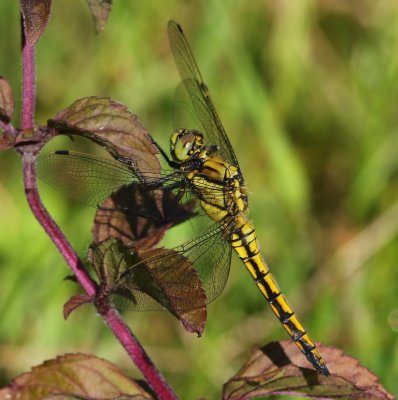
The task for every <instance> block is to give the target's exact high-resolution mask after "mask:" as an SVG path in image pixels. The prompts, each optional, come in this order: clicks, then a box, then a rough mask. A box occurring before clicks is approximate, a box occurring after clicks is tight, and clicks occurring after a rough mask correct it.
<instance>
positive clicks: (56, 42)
mask: <svg viewBox="0 0 398 400" xmlns="http://www.w3.org/2000/svg"><path fill="white" fill-rule="evenodd" d="M53 3H54V9H53V13H52V18H51V21H50V24H49V27H48V29H47V31H46V32H45V33H44V35H43V37H42V39H41V41H40V43H39V46H38V49H37V64H38V65H37V94H38V101H37V121H38V122H39V123H44V122H45V121H46V120H47V118H50V117H53V116H54V115H55V113H56V112H57V111H59V110H61V109H63V108H65V107H66V106H68V105H69V104H70V103H72V102H73V101H74V100H75V99H77V98H80V97H84V96H89V95H107V96H111V97H112V98H113V99H114V100H118V101H121V102H123V103H124V104H126V105H127V106H128V107H129V108H130V109H131V110H132V111H133V112H134V113H136V114H137V115H138V116H139V117H140V119H141V121H142V122H143V123H144V125H145V126H146V127H147V128H148V130H149V131H150V132H151V133H152V134H153V135H154V136H155V138H157V139H159V142H160V143H162V144H163V145H166V144H167V141H168V137H169V134H170V132H171V131H172V129H173V124H172V120H171V117H170V115H171V110H172V97H173V96H172V94H173V90H174V87H175V86H176V85H177V83H178V76H177V72H176V68H175V66H174V64H173V61H172V56H171V52H170V50H169V47H168V42H167V35H166V24H167V21H168V20H169V19H170V18H174V19H176V20H177V21H178V22H180V23H181V25H182V26H183V27H184V29H185V31H186V34H187V37H188V39H189V41H190V43H191V46H192V49H193V51H194V54H195V55H196V57H197V60H198V62H199V66H200V68H201V70H202V73H203V75H204V77H205V80H206V83H207V84H208V86H209V87H210V89H211V92H212V96H213V99H214V101H215V104H216V105H217V108H218V111H219V114H220V116H221V119H222V121H223V122H224V125H225V127H226V130H227V132H229V135H230V138H231V141H232V144H233V145H234V147H235V150H236V153H237V155H238V158H239V160H240V164H241V167H242V170H243V172H244V174H245V177H246V181H247V186H248V187H249V189H250V192H251V203H250V205H251V214H250V215H251V218H252V219H253V221H254V222H255V225H256V227H257V230H258V236H259V237H260V240H261V242H262V243H263V251H264V253H265V255H266V257H267V259H268V261H269V262H270V264H271V266H272V269H273V272H274V274H275V276H276V277H277V279H278V281H279V283H280V285H281V287H282V289H283V291H284V292H285V293H286V295H287V297H288V298H289V299H290V301H291V303H292V305H293V306H294V307H293V308H294V309H295V310H296V311H297V313H298V314H299V315H301V316H302V318H303V322H304V323H305V326H306V327H307V329H308V330H309V332H310V333H311V334H312V336H313V337H314V338H315V339H316V340H319V341H322V342H324V343H325V344H327V345H334V346H337V347H340V348H342V349H343V350H344V351H345V352H346V353H347V354H349V355H351V356H354V357H357V358H359V359H360V360H361V363H362V364H363V365H364V366H366V367H368V368H370V369H371V370H372V371H373V372H374V373H376V374H377V375H378V376H380V380H381V382H382V383H383V384H384V385H385V386H386V388H387V389H388V390H389V391H391V392H392V393H395V395H397V396H398V384H397V376H398V338H397V335H398V333H397V327H396V322H395V325H394V318H393V317H389V316H390V315H392V316H393V315H395V314H396V312H397V311H396V310H397V309H398V268H397V261H398V163H397V160H398V135H397V125H398V112H397V100H398V85H397V79H398V53H397V51H396V49H397V48H398V3H396V2H393V1H392V0H390V1H383V2H376V1H373V0H361V1H360V0H353V1H350V2H348V1H344V0H319V1H316V0H305V1H300V2H288V1H275V0H266V1H260V0H256V1H251V2H248V1H243V0H223V1H217V0H211V1H207V2H200V1H194V0H191V1H177V0H166V1H164V2H162V3H160V2H159V1H155V0H147V1H145V2H140V1H116V2H114V3H115V4H114V6H113V9H112V12H111V14H110V19H109V22H108V24H107V26H106V27H105V30H104V32H103V33H102V34H101V35H99V36H96V35H94V25H93V22H92V19H91V16H90V14H89V11H88V9H87V6H86V4H85V2H84V1H83V0H80V1H73V2H66V1H54V2H53ZM0 38H1V39H0V74H1V75H3V76H5V77H6V78H7V79H9V81H10V83H11V85H12V87H13V89H14V93H15V96H16V99H17V104H18V101H19V97H20V54H19V45H20V37H19V11H18V2H16V1H3V2H1V3H0ZM14 123H15V125H17V123H18V115H17V114H16V115H15V121H14ZM76 146H78V147H79V148H80V149H82V148H84V149H85V150H91V151H96V150H95V149H94V148H93V146H91V145H87V144H86V143H71V142H70V141H68V140H65V139H57V140H55V141H54V143H51V144H50V145H49V146H48V148H53V149H54V148H58V149H61V148H72V147H76ZM0 163H1V164H0V204H1V208H0V221H1V228H0V288H1V290H0V378H1V381H2V383H4V382H6V381H7V380H8V379H10V378H11V377H13V376H15V375H16V374H17V373H19V372H21V371H25V370H27V369H29V367H30V366H31V365H34V364H38V363H41V362H42V360H44V359H47V358H51V357H54V356H55V355H56V354H59V353H63V352H75V351H85V352H92V353H94V354H95V355H97V356H101V357H105V358H107V359H108V360H110V361H111V362H114V363H116V364H118V365H120V366H122V367H124V368H125V369H126V371H127V372H131V373H133V374H135V375H137V373H136V372H135V371H133V367H132V366H131V363H130V361H129V360H128V358H127V356H126V355H125V354H124V353H123V350H122V349H121V347H120V346H119V344H118V343H117V342H115V340H114V339H113V337H112V335H111V333H110V332H109V331H108V330H107V329H105V327H104V325H103V323H102V322H101V320H100V319H99V318H95V317H94V314H93V312H92V311H93V310H90V309H89V308H90V307H89V306H86V307H83V308H82V309H81V310H79V311H78V312H76V313H74V314H73V315H72V316H71V318H70V320H69V321H67V322H65V321H63V318H62V305H63V303H64V302H65V301H66V300H67V299H68V296H70V295H71V294H72V293H75V291H76V286H75V285H74V284H73V283H70V282H68V281H63V278H64V277H65V276H66V275H68V273H69V271H68V270H67V268H66V267H65V265H64V262H63V260H62V258H61V256H60V255H58V253H57V251H56V250H55V248H54V246H52V244H51V242H50V240H49V239H48V238H47V237H46V236H45V235H44V233H43V231H42V229H41V228H40V227H39V226H38V224H37V222H36V221H35V219H34V217H33V216H32V215H31V214H30V212H29V209H28V207H27V204H26V201H25V199H24V194H23V188H22V183H21V171H20V169H21V168H20V161H19V158H18V156H17V155H16V154H15V153H12V152H8V153H5V154H0ZM42 193H43V198H44V199H45V203H46V204H47V205H48V208H49V209H50V210H51V212H52V213H53V215H54V218H55V219H56V221H57V222H58V223H59V224H60V225H61V227H62V228H63V229H64V231H65V232H66V234H67V235H68V237H69V238H70V240H71V242H72V243H73V244H74V245H75V246H76V248H77V250H78V251H79V252H80V253H81V254H82V255H84V254H85V252H86V249H87V246H88V244H89V242H90V224H91V219H92V216H93V214H94V210H91V209H89V208H88V207H86V206H83V205H81V204H77V203H76V202H73V201H71V200H69V199H67V198H65V196H63V195H61V194H59V193H56V192H55V191H53V190H51V189H49V188H48V187H44V186H43V187H42ZM181 240H183V238H181ZM394 311H395V314H394ZM126 318H127V320H128V321H129V324H130V325H131V326H132V328H133V330H134V331H135V333H136V334H137V336H138V338H139V339H140V340H141V341H142V342H143V344H144V345H145V346H146V348H147V350H148V352H149V354H150V356H151V357H153V360H154V362H155V363H156V365H157V366H158V367H159V368H160V370H162V371H163V372H164V373H165V375H166V377H167V378H168V379H169V381H170V383H171V385H172V386H173V387H174V388H175V389H176V391H177V393H178V394H179V395H180V396H181V398H184V399H188V398H198V397H199V396H201V395H204V396H206V397H207V398H216V396H218V395H219V393H220V391H221V384H222V383H223V382H225V381H226V380H227V379H228V378H229V377H230V376H232V374H234V373H235V372H236V371H237V370H238V369H239V367H240V365H241V363H242V361H243V360H244V359H245V358H246V356H247V355H248V354H249V352H250V350H251V348H252V346H254V345H257V344H265V343H266V342H268V341H270V340H275V339H282V338H286V335H285V333H284V332H283V330H282V328H281V327H280V326H279V324H278V322H277V320H276V319H275V317H274V316H273V315H272V313H271V312H270V310H269V309H268V308H267V306H266V305H265V304H264V302H263V300H262V298H261V295H260V294H259V293H258V292H257V290H256V288H255V285H254V284H253V283H252V282H251V280H250V278H249V275H248V274H247V272H246V271H245V270H244V268H243V267H242V265H240V264H239V263H238V262H237V260H234V262H233V268H232V272H231V277H230V279H229V283H228V285H227V288H226V290H225V292H224V294H223V295H222V296H221V297H220V298H219V299H218V300H217V301H216V302H215V303H214V305H212V306H211V307H210V312H209V320H208V325H207V328H206V330H205V332H204V336H203V337H202V338H201V339H197V338H196V337H194V336H193V335H190V334H188V333H186V332H184V331H183V329H182V328H181V327H180V325H179V323H178V322H177V321H175V320H174V319H173V317H171V316H169V315H167V313H155V312H149V313H127V314H126ZM394 329H395V331H394Z"/></svg>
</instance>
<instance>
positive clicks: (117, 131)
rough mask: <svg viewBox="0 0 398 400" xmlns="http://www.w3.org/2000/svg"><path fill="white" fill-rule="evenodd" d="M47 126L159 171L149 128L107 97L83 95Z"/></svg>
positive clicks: (118, 157)
mask: <svg viewBox="0 0 398 400" xmlns="http://www.w3.org/2000/svg"><path fill="white" fill-rule="evenodd" d="M48 125H49V126H50V127H51V128H53V129H55V130H57V131H58V132H59V133H64V134H68V135H80V136H83V137H86V138H88V139H90V140H92V141H94V142H96V143H98V144H100V145H101V146H104V147H105V148H106V149H107V150H108V151H109V152H110V153H111V154H112V155H113V156H114V157H115V158H117V159H120V160H125V161H126V162H129V163H130V164H133V165H134V166H135V167H137V168H138V169H142V170H151V171H152V172H155V171H159V175H160V163H159V160H158V158H157V157H156V154H157V153H158V150H157V148H156V147H155V146H154V144H153V142H152V139H151V137H150V136H149V134H148V131H147V130H146V129H145V128H144V127H143V126H142V125H141V123H140V122H139V120H138V118H137V116H136V115H134V114H133V113H131V112H130V111H128V109H127V108H126V106H124V105H123V104H121V103H117V102H115V101H113V100H111V99H110V98H107V97H85V98H83V99H79V100H76V101H75V102H74V103H73V104H72V105H70V106H69V107H68V108H66V109H65V110H63V111H61V112H59V113H58V114H57V115H56V116H55V118H54V119H51V120H49V121H48Z"/></svg>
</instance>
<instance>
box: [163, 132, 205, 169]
mask: <svg viewBox="0 0 398 400" xmlns="http://www.w3.org/2000/svg"><path fill="white" fill-rule="evenodd" d="M198 134H199V132H198ZM199 136H200V138H202V135H201V134H199ZM200 138H199V137H197V134H196V132H195V131H188V130H186V129H180V130H178V131H177V132H175V133H174V134H173V135H172V136H171V138H170V149H171V155H172V156H173V158H174V159H175V160H176V161H186V160H187V159H188V158H190V157H191V156H192V155H193V154H194V153H195V151H196V150H197V149H198V148H199V147H200V146H201V144H202V140H200ZM198 139H199V140H198ZM197 142H199V143H197Z"/></svg>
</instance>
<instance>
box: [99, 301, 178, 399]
mask: <svg viewBox="0 0 398 400" xmlns="http://www.w3.org/2000/svg"><path fill="white" fill-rule="evenodd" d="M101 315H102V317H103V318H104V320H105V322H106V324H107V325H108V326H109V327H110V328H111V329H112V332H113V333H114V335H115V336H116V337H117V339H118V340H119V342H120V343H121V344H122V346H123V347H124V349H125V350H126V351H127V353H128V354H129V356H130V358H131V359H132V360H133V362H134V363H135V365H137V367H138V368H139V369H140V371H141V373H142V375H143V376H144V378H145V379H146V381H147V382H148V384H149V385H150V386H151V388H152V390H153V391H154V392H155V393H156V395H157V397H158V398H159V399H164V400H177V399H178V397H177V396H176V394H175V393H174V392H173V390H172V389H171V388H170V386H169V385H168V384H167V382H166V380H165V379H164V377H163V376H162V374H161V373H160V372H159V371H158V370H157V369H156V367H155V365H154V364H153V363H152V361H151V359H150V358H149V357H148V355H147V354H146V353H145V350H144V348H143V347H142V345H141V344H140V342H139V341H138V340H137V338H136V337H135V336H134V335H133V333H132V332H131V330H130V329H129V327H128V326H127V325H126V324H125V323H124V321H123V320H122V319H121V317H120V315H119V314H118V312H117V311H116V310H115V309H113V308H110V307H108V308H107V309H104V310H103V311H102V312H101Z"/></svg>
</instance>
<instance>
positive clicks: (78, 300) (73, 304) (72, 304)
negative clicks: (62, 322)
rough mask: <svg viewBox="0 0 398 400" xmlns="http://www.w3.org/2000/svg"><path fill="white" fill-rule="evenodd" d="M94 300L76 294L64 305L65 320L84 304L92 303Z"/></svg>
mask: <svg viewBox="0 0 398 400" xmlns="http://www.w3.org/2000/svg"><path fill="white" fill-rule="evenodd" d="M91 301H92V299H91V298H90V297H89V296H87V295H86V294H76V295H74V296H72V297H71V298H70V299H69V300H68V301H67V302H66V303H65V304H64V318H65V319H68V317H69V315H70V313H71V312H73V311H75V310H76V308H78V307H80V306H82V305H83V304H87V303H91Z"/></svg>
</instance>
